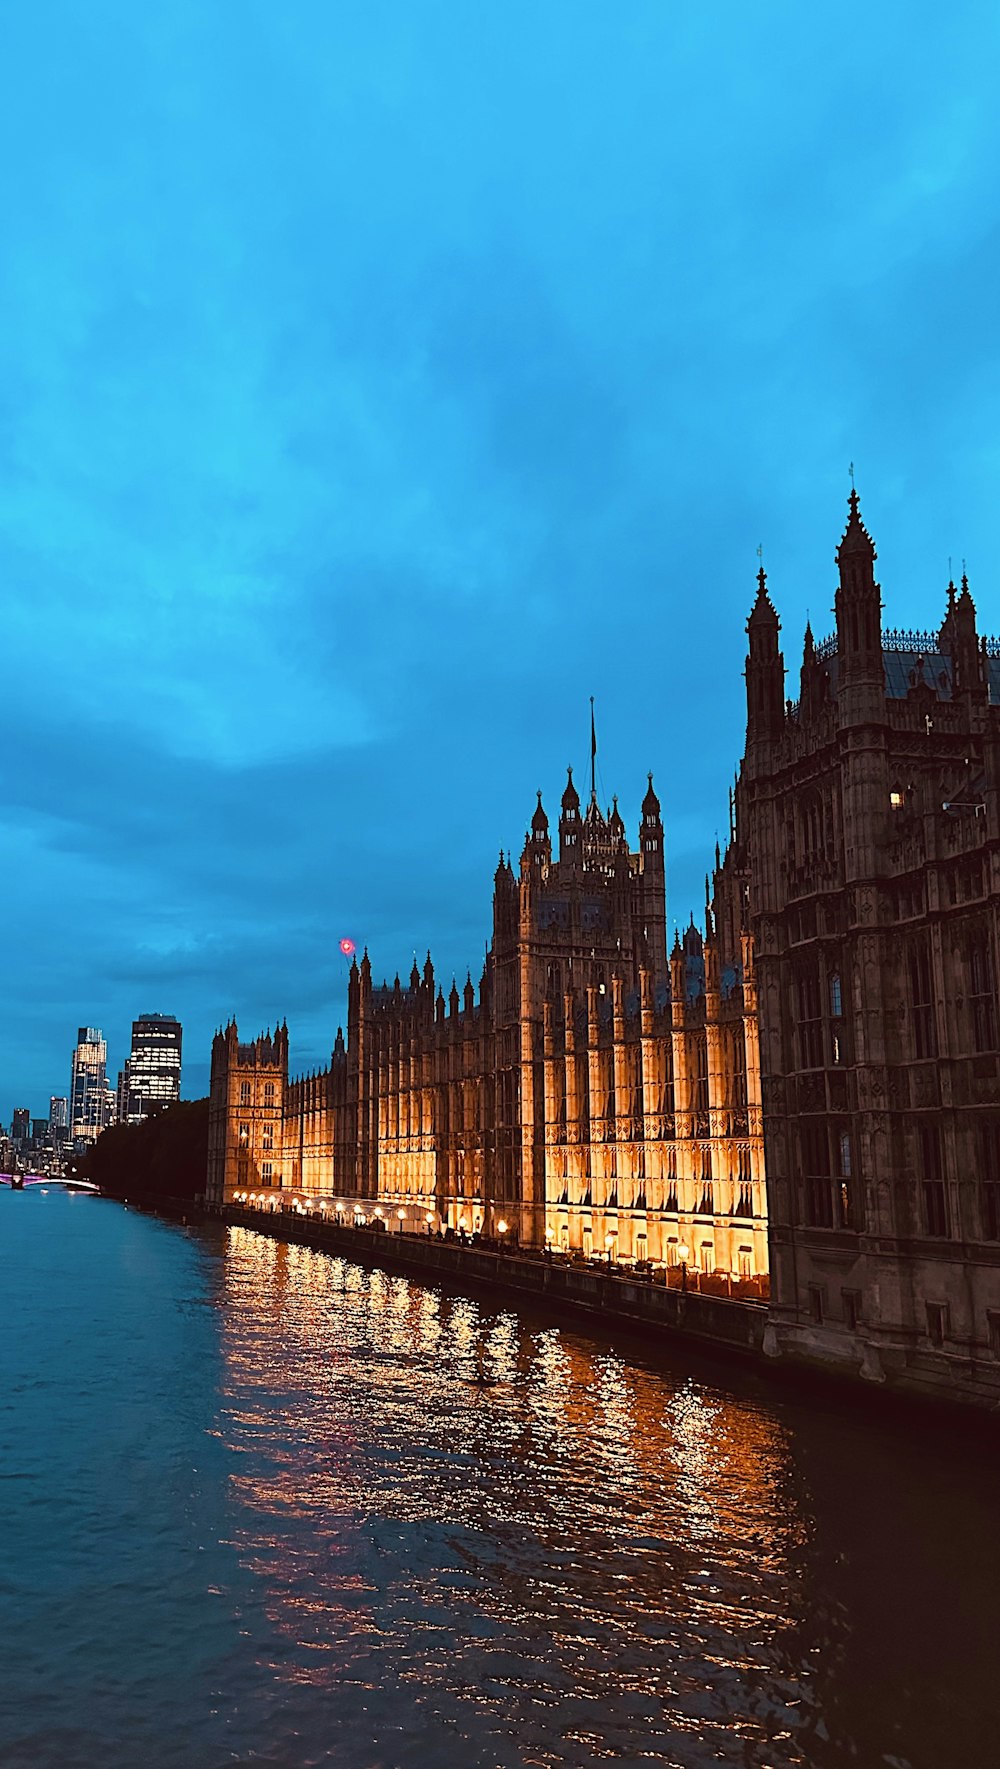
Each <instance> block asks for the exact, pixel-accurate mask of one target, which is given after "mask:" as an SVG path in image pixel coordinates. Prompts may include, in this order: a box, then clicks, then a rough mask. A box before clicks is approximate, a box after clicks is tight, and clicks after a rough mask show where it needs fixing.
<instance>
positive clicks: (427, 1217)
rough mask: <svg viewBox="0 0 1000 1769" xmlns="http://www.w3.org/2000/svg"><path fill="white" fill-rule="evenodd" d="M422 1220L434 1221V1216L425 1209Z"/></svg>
mask: <svg viewBox="0 0 1000 1769" xmlns="http://www.w3.org/2000/svg"><path fill="white" fill-rule="evenodd" d="M424 1221H425V1222H433V1221H434V1218H433V1216H432V1215H431V1213H430V1211H429V1210H428V1211H427V1213H426V1215H425V1216H424Z"/></svg>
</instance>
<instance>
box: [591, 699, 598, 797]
mask: <svg viewBox="0 0 1000 1769" xmlns="http://www.w3.org/2000/svg"><path fill="white" fill-rule="evenodd" d="M596 797H597V728H596V726H595V724H594V696H593V695H591V696H590V798H591V803H593V801H594V800H595V799H596Z"/></svg>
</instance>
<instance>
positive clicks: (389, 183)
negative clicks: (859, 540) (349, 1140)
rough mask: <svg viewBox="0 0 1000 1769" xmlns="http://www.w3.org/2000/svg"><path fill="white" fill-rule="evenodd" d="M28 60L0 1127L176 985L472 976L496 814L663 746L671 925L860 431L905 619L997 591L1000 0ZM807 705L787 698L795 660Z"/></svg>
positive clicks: (11, 96)
mask: <svg viewBox="0 0 1000 1769" xmlns="http://www.w3.org/2000/svg"><path fill="white" fill-rule="evenodd" d="M3 43H4V52H3V55H2V56H0V165H2V166H3V168H4V170H3V174H2V177H3V187H4V188H3V208H2V213H3V233H2V239H0V583H2V586H3V597H2V610H3V614H2V626H0V655H2V658H3V666H4V667H3V699H4V719H3V728H4V733H5V742H4V753H3V765H2V767H0V868H2V876H3V879H4V900H5V903H6V914H7V920H6V927H7V942H6V953H5V961H4V973H5V978H6V984H7V990H6V996H7V1003H6V1012H5V1013H4V1015H3V1017H2V1040H3V1044H2V1050H0V1081H2V1086H3V1089H4V1092H3V1096H2V1099H0V1117H2V1118H3V1119H4V1120H5V1121H9V1118H10V1113H11V1110H12V1108H13V1107H14V1105H16V1104H18V1105H19V1104H28V1105H30V1106H31V1108H32V1110H33V1111H35V1112H36V1113H37V1112H40V1111H42V1110H43V1109H44V1108H45V1107H46V1106H47V1097H48V1094H49V1093H50V1092H63V1091H65V1088H66V1083H67V1080H68V1065H69V1053H70V1048H71V1045H72V1042H73V1038H74V1035H75V1029H76V1026H77V1025H78V1024H80V1023H82V1022H85V1021H86V1022H88V1023H91V1024H94V1023H97V1024H100V1025H101V1026H103V1028H104V1030H105V1032H106V1034H107V1036H108V1039H109V1042H110V1046H111V1050H110V1058H111V1064H112V1066H113V1067H114V1068H117V1066H118V1064H119V1063H120V1062H121V1060H122V1058H123V1056H124V1054H125V1051H126V1040H127V1033H128V1027H129V1022H130V1020H131V1018H132V1017H133V1015H135V1014H137V1013H140V1012H147V1011H162V1012H173V1013H177V1014H179V1016H180V1017H181V1018H182V1020H183V1022H184V1028H185V1056H186V1065H185V1066H186V1076H185V1081H186V1087H185V1091H186V1092H189V1093H191V1094H193V1093H197V1092H199V1091H203V1090H204V1087H205V1085H206V1082H207V1059H208V1052H209V1045H210V1040H211V1034H212V1030H213V1028H214V1027H215V1025H216V1024H218V1023H220V1022H221V1021H224V1020H225V1019H226V1018H227V1017H228V1016H229V1015H230V1013H233V1012H235V1013H236V1014H237V1015H238V1018H239V1022H240V1026H241V1028H243V1029H245V1030H246V1031H247V1032H250V1031H253V1030H256V1029H258V1028H259V1027H262V1026H263V1025H265V1024H267V1023H268V1022H271V1023H273V1022H274V1020H275V1019H276V1018H278V1017H281V1015H283V1014H287V1017H288V1021H289V1027H290V1032H291V1038H292V1054H293V1063H294V1064H295V1065H296V1066H298V1067H305V1066H312V1065H313V1064H314V1063H321V1062H322V1061H323V1060H324V1059H325V1056H326V1054H327V1053H328V1052H329V1048H330V1045H331V1042H332V1039H333V1035H334V1032H335V1030H336V1026H337V1024H338V1022H339V1021H340V1019H341V1018H342V1017H343V1000H344V984H345V972H344V965H343V961H342V960H341V958H340V956H339V954H338V952H337V941H338V939H339V937H340V936H341V935H342V934H345V933H347V934H350V935H352V936H353V937H354V938H355V939H356V940H357V942H358V944H359V946H360V945H361V944H362V943H363V942H364V941H367V943H368V945H369V948H370V950H371V953H372V959H373V964H374V967H375V971H376V973H377V974H381V973H383V972H384V973H386V974H388V975H389V976H390V977H391V976H392V974H393V973H394V972H395V970H396V969H397V968H399V969H400V970H405V969H408V968H409V965H410V963H411V961H412V955H413V952H414V950H416V951H417V952H418V953H419V954H420V956H421V957H422V956H423V953H424V952H425V950H426V949H427V947H428V946H430V948H431V950H432V952H433V954H434V957H435V961H436V963H437V965H438V969H439V974H440V975H441V976H442V979H443V981H444V983H445V987H446V989H447V986H448V984H449V983H450V980H451V975H452V971H453V970H458V971H459V972H460V980H461V979H462V978H463V977H464V972H465V966H466V964H467V963H469V962H471V963H472V966H473V970H474V974H476V973H477V971H478V966H479V964H480V963H481V960H482V952H483V945H484V941H485V939H486V936H487V932H488V925H489V903H490V892H491V885H492V873H493V867H494V864H495V861H496V855H497V851H498V849H499V848H500V847H501V846H503V847H505V848H506V847H512V848H514V849H515V851H516V850H517V849H518V848H519V845H520V842H521V840H522V839H523V833H524V828H525V825H526V822H527V819H528V818H529V816H530V813H531V809H532V806H533V804H534V791H535V788H536V786H541V787H543V789H544V791H545V795H546V802H547V804H548V805H549V807H550V808H553V807H554V806H555V805H556V803H557V801H558V795H559V793H560V791H561V788H562V783H563V780H564V777H565V767H566V764H567V762H569V761H573V762H575V763H576V764H577V765H578V767H579V769H580V770H581V772H582V771H585V768H586V763H587V754H588V722H587V721H588V715H589V707H588V698H589V696H590V695H591V694H593V695H595V697H596V702H597V712H598V729H599V741H600V756H599V761H600V774H601V781H602V783H603V786H604V789H605V796H606V797H610V794H611V792H612V791H617V793H618V794H619V797H620V801H621V805H622V810H623V813H624V815H625V817H626V821H627V822H628V824H629V825H630V827H634V825H635V822H636V819H637V815H638V805H639V801H640V799H641V796H642V791H643V789H644V786H645V774H646V770H647V769H649V768H652V769H653V770H654V771H655V776H656V782H657V787H658V790H659V792H660V796H661V799H662V801H663V806H664V817H665V823H666V828H667V842H668V895H669V913H670V916H671V918H672V919H674V918H676V919H679V920H686V919H687V913H688V910H689V908H690V907H691V906H692V905H694V906H697V905H698V904H699V902H700V901H701V898H702V878H703V875H704V871H705V866H706V863H707V860H708V858H709V856H710V851H711V848H712V845H713V843H714V839H715V835H716V832H717V831H719V832H722V831H723V829H724V827H725V822H726V794H727V788H728V784H729V781H730V779H731V776H732V772H733V769H734V767H735V765H736V763H737V760H738V756H739V753H740V747H741V742H742V734H743V711H744V702H743V682H742V668H743V659H744V655H745V633H744V622H745V619H746V613H747V610H748V608H749V605H750V602H751V600H752V592H753V588H754V574H755V571H756V568H757V558H756V548H757V545H758V543H762V544H763V548H764V561H765V564H766V566H767V568H768V572H769V578H770V585H771V590H772V594H773V597H774V600H775V603H776V605H777V607H778V609H779V612H780V613H781V616H782V621H783V642H784V646H785V655H786V661H787V662H788V663H789V665H790V667H791V668H792V669H793V670H794V671H795V672H796V679H797V668H798V662H799V659H800V656H801V635H802V628H803V625H804V622H805V619H806V614H807V612H808V613H809V614H810V615H811V618H812V622H813V626H814V628H815V629H816V631H817V634H820V633H824V632H826V631H828V630H829V628H830V626H831V625H832V619H831V616H830V613H829V610H830V606H831V603H832V596H833V587H834V581H835V568H834V564H833V553H834V550H835V547H836V544H837V540H838V537H839V533H840V530H841V528H842V525H843V521H844V518H845V499H846V495H847V491H848V489H849V485H848V479H847V464H848V461H849V460H852V459H853V460H854V461H855V462H856V465H857V475H858V486H859V490H860V492H861V498H862V508H863V512H864V515H865V517H866V520H867V522H868V525H869V527H870V528H871V530H872V532H873V534H874V536H875V540H876V544H877V546H878V548H879V555H880V561H879V563H880V577H881V581H882V586H883V593H884V597H885V601H886V604H887V613H886V619H887V624H913V625H924V624H931V623H934V624H936V623H937V621H938V620H939V618H940V614H941V611H942V607H943V601H944V589H945V584H946V582H947V577H948V559H949V555H951V556H953V557H954V559H955V561H956V563H957V562H958V560H959V559H960V558H962V557H965V558H967V559H968V565H969V573H970V579H971V583H972V589H973V594H974V595H975V597H976V600H977V605H978V607H979V610H980V617H981V625H982V626H983V628H984V629H985V630H988V631H995V630H997V629H998V628H1000V610H998V609H997V606H996V594H995V587H994V586H995V582H996V571H997V568H998V566H1000V504H998V500H997V496H996V483H997V476H998V469H1000V429H998V422H997V412H998V410H1000V403H998V402H1000V339H998V322H997V312H998V304H997V294H996V292H997V288H998V287H1000V204H998V184H1000V110H998V107H997V105H996V102H995V75H996V68H997V66H998V65H1000V12H998V11H997V9H996V8H994V7H992V6H988V5H986V4H983V3H976V4H969V3H966V4H963V3H962V0H958V3H957V4H953V5H952V6H951V7H950V8H948V9H942V8H941V7H939V6H937V5H934V6H932V5H930V4H925V3H924V0H906V3H905V4H903V3H900V4H889V3H882V0H873V4H871V5H870V6H868V7H867V8H861V9H856V11H855V12H854V13H853V14H851V13H847V12H844V11H843V9H840V10H837V9H831V8H818V7H813V6H807V5H805V4H803V0H794V3H791V0H788V3H777V0H755V3H754V4H753V5H747V4H746V0H742V3H740V4H736V3H735V0H734V3H730V0H716V3H715V4H711V3H709V4H705V5H702V6H697V7H692V6H681V5H679V4H675V3H674V0H656V3H653V0H632V4H630V5H628V6H626V7H610V6H608V5H605V4H602V5H596V4H590V3H589V0H573V3H572V4H570V0H531V3H530V4H527V3H521V0H506V3H505V4H504V5H503V6H502V7H501V6H493V5H487V4H482V5H479V4H470V3H467V4H464V5H463V4H459V3H458V0H448V3H443V0H437V3H435V0H398V3H395V0H394V3H380V0H366V3H365V4H364V5H363V6H362V5H358V4H350V5H348V4H345V3H342V0H324V3H323V4H313V3H311V0H298V3H297V4H295V5H292V6H285V7H278V6H276V5H274V4H273V3H272V4H268V5H263V4H259V3H255V0H243V3H242V4H240V5H239V6H236V5H235V4H231V3H230V4H221V3H218V0H216V3H213V0H197V4H190V3H187V0H171V4H170V5H169V6H163V7H146V6H138V5H136V4H135V3H134V0H128V3H127V4H111V3H109V0H95V3H94V4H92V5H90V6H88V7H87V8H83V7H80V6H79V5H78V4H76V3H75V0H73V3H67V4H62V5H59V4H53V3H51V0H36V3H35V4H34V5H33V6H32V7H30V8H29V7H22V8H20V9H17V11H16V12H15V11H14V10H13V9H9V10H8V12H7V14H6V17H5V20H4V25H3ZM790 692H794V685H793V686H792V687H791V688H790Z"/></svg>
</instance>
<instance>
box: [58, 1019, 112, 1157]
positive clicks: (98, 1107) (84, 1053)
mask: <svg viewBox="0 0 1000 1769" xmlns="http://www.w3.org/2000/svg"><path fill="white" fill-rule="evenodd" d="M107 1064H108V1047H107V1045H106V1044H105V1042H104V1034H103V1033H102V1031H101V1029H100V1027H99V1026H81V1027H80V1029H79V1031H78V1033H77V1039H76V1049H75V1050H74V1052H73V1062H72V1069H71V1075H70V1094H69V1112H70V1131H71V1134H72V1135H73V1136H74V1137H77V1138H79V1139H80V1140H81V1141H83V1142H94V1141H96V1139H97V1138H98V1137H99V1136H100V1134H101V1131H102V1130H105V1129H106V1128H107V1126H108V1124H109V1123H110V1122H111V1118H112V1116H113V1113H112V1109H111V1108H112V1106H113V1103H114V1095H113V1094H111V1096H110V1101H109V1091H110V1090H109V1088H108V1080H107Z"/></svg>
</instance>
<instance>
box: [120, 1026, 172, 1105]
mask: <svg viewBox="0 0 1000 1769" xmlns="http://www.w3.org/2000/svg"><path fill="white" fill-rule="evenodd" d="M181 1038H182V1032H181V1023H180V1020H175V1019H174V1018H173V1017H172V1016H171V1015H170V1014H162V1013H148V1014H143V1015H142V1016H141V1018H140V1019H138V1020H133V1021H132V1049H131V1052H130V1054H129V1056H128V1057H127V1058H126V1060H125V1067H124V1069H122V1071H121V1073H120V1075H119V1077H118V1122H119V1124H141V1123H142V1121H143V1119H144V1118H148V1117H149V1114H150V1112H153V1111H156V1110H158V1109H159V1108H160V1107H161V1106H169V1105H172V1104H174V1102H175V1101H177V1100H179V1099H180V1097H181Z"/></svg>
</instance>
